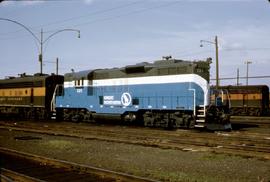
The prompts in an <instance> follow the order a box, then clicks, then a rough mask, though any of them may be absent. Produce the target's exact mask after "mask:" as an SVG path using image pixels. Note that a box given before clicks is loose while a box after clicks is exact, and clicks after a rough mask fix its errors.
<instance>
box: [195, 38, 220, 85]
mask: <svg viewBox="0 0 270 182" xmlns="http://www.w3.org/2000/svg"><path fill="white" fill-rule="evenodd" d="M203 42H206V43H209V44H214V45H215V48H216V89H218V87H219V66H218V37H217V36H215V41H214V42H212V41H208V40H201V41H200V43H201V45H200V47H203V44H202V43H203Z"/></svg>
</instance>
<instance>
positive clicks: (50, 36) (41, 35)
mask: <svg viewBox="0 0 270 182" xmlns="http://www.w3.org/2000/svg"><path fill="white" fill-rule="evenodd" d="M0 20H2V21H8V22H12V23H15V24H17V25H20V26H21V27H23V28H24V29H25V30H27V31H28V32H29V33H30V34H31V35H32V36H33V37H34V38H35V40H36V42H38V44H39V48H40V50H39V62H40V74H41V75H42V67H43V65H42V63H43V45H44V44H45V43H46V42H47V41H48V40H49V39H50V38H52V37H53V36H54V35H56V34H58V33H61V32H64V31H75V32H78V38H80V36H81V34H80V30H77V29H62V30H58V31H56V32H54V33H52V34H50V35H49V36H48V37H47V38H46V39H45V40H43V30H42V29H41V34H40V38H38V37H37V36H36V35H35V34H34V33H33V32H32V31H31V30H30V29H29V28H28V27H27V26H25V25H24V24H22V23H20V22H17V21H15V20H11V19H8V18H0Z"/></svg>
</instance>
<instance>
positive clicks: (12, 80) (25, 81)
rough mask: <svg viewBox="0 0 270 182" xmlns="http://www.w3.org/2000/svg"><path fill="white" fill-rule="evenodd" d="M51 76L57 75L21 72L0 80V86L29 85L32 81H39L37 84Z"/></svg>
mask: <svg viewBox="0 0 270 182" xmlns="http://www.w3.org/2000/svg"><path fill="white" fill-rule="evenodd" d="M51 76H59V75H47V74H42V75H40V74H35V75H26V74H21V76H20V77H9V78H6V79H1V80H0V88H13V87H16V86H29V85H32V84H33V83H34V85H35V83H39V85H40V84H41V83H42V82H44V81H45V80H46V79H47V78H49V77H51Z"/></svg>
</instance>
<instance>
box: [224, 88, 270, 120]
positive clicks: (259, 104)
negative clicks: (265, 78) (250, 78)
mask: <svg viewBox="0 0 270 182" xmlns="http://www.w3.org/2000/svg"><path fill="white" fill-rule="evenodd" d="M221 89H225V90H227V91H228V93H229V99H230V103H231V108H230V110H231V114H232V115H236V116H237V115H246V116H261V115H267V114H269V88H268V86H267V85H248V86H231V85H229V86H222V87H221Z"/></svg>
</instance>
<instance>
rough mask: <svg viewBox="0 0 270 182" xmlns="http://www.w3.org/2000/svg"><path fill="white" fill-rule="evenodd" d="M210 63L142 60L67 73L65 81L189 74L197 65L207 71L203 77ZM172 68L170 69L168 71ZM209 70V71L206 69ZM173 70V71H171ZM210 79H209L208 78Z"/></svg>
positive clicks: (178, 60)
mask: <svg viewBox="0 0 270 182" xmlns="http://www.w3.org/2000/svg"><path fill="white" fill-rule="evenodd" d="M209 64H210V61H209V60H208V61H184V60H180V59H166V60H157V61H154V62H153V63H149V62H140V63H137V64H134V65H127V66H125V67H120V68H105V69H94V70H84V71H79V72H71V73H66V74H65V75H64V76H65V81H72V80H81V79H84V80H86V79H88V80H93V79H107V78H123V77H138V76H156V75H166V73H162V71H163V72H166V71H167V72H168V74H188V73H193V71H192V70H194V69H195V67H200V68H201V69H204V70H203V71H201V73H202V74H204V73H207V74H206V75H205V76H203V77H206V78H207V77H209V75H208V72H209ZM162 69H164V70H162ZM169 69H170V71H168V70H169ZM206 70H207V71H206ZM171 72H173V73H171ZM207 80H208V79H207Z"/></svg>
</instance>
